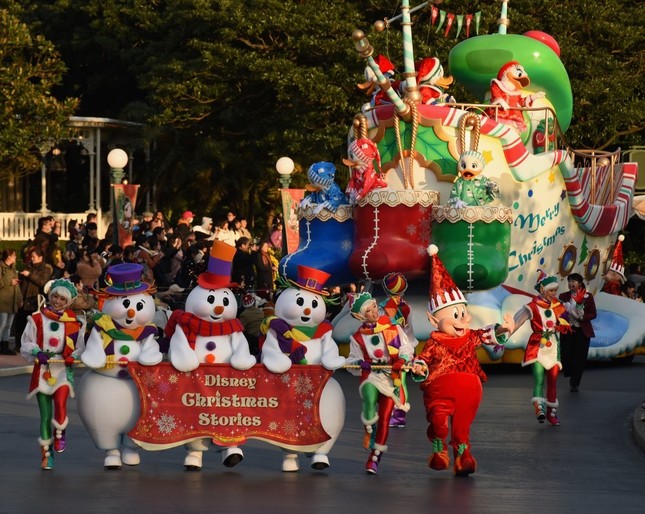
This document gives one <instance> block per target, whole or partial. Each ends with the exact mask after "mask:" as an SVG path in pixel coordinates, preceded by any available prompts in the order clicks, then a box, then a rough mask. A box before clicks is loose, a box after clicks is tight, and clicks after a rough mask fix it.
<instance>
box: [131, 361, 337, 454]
mask: <svg viewBox="0 0 645 514" xmlns="http://www.w3.org/2000/svg"><path fill="white" fill-rule="evenodd" d="M128 370H129V371H130V374H131V375H132V377H133V378H134V381H135V384H136V386H137V388H138V390H139V395H140V398H141V416H140V418H139V420H138V421H137V424H136V425H135V427H134V428H133V429H132V430H131V431H130V433H129V435H130V437H132V439H134V441H135V442H136V443H137V444H139V445H140V446H141V447H142V448H144V449H146V450H164V449H167V448H173V447H175V446H180V445H183V444H185V443H187V442H190V441H193V440H196V439H201V438H212V439H213V442H214V443H215V444H218V445H220V446H237V445H239V444H241V443H244V442H245V441H246V440H247V439H260V440H264V441H267V442H269V443H275V444H284V445H293V446H299V447H302V451H314V450H315V449H317V448H318V447H320V446H321V445H323V444H324V443H325V442H326V441H328V440H329V439H331V437H330V436H329V434H327V432H325V430H324V429H323V427H322V423H321V420H320V408H319V404H320V396H321V393H322V390H323V388H324V386H325V384H326V383H327V381H328V380H329V377H330V376H331V374H332V372H331V371H328V370H326V369H325V368H323V367H322V366H314V365H310V366H304V365H294V366H292V367H291V369H290V370H289V371H287V372H286V373H282V374H278V373H271V372H270V371H268V370H267V369H266V368H265V367H264V366H261V365H255V366H253V367H252V368H251V369H249V370H246V371H239V370H236V369H234V368H232V367H231V366H230V365H228V364H201V365H200V366H199V368H197V369H195V370H194V371H191V372H188V373H182V372H180V371H177V370H176V369H175V368H174V367H173V366H172V365H171V364H170V363H168V362H163V363H161V364H159V365H157V366H142V365H140V364H137V363H129V364H128Z"/></svg>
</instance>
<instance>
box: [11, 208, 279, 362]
mask: <svg viewBox="0 0 645 514" xmlns="http://www.w3.org/2000/svg"><path fill="white" fill-rule="evenodd" d="M97 229H98V225H97V217H96V215H95V214H88V215H87V217H86V219H85V220H71V221H70V222H69V223H68V225H67V231H66V233H67V234H68V235H69V238H68V239H63V238H62V236H61V234H62V227H61V224H60V222H59V221H57V220H56V219H55V218H54V217H53V216H43V217H41V218H40V219H39V221H38V228H37V230H36V232H35V234H34V237H33V238H31V239H30V240H29V241H27V243H26V244H25V245H24V246H23V247H22V248H21V249H20V251H19V252H14V253H13V254H11V252H9V253H8V254H7V255H4V253H3V257H6V259H4V258H3V260H2V264H0V268H1V269H2V270H3V274H2V278H3V280H4V279H5V278H6V280H4V281H3V283H2V284H0V297H1V296H3V295H4V296H6V297H7V301H6V302H3V301H2V300H1V298H0V310H2V311H6V312H5V313H4V314H6V315H3V313H2V312H0V329H1V330H2V334H0V337H1V339H0V343H1V344H2V346H1V348H0V353H7V352H8V353H12V351H11V350H9V349H8V344H9V343H8V339H9V337H8V335H9V331H10V330H11V331H12V333H13V334H14V336H15V341H16V348H15V350H19V349H20V339H21V336H22V333H23V331H24V328H25V325H26V321H27V317H28V316H29V315H30V314H32V313H33V312H35V311H36V310H37V309H38V308H39V306H38V299H39V297H42V296H43V293H44V289H43V288H44V287H45V284H46V283H47V282H49V281H50V280H52V279H56V278H61V277H66V278H70V279H71V280H72V281H73V282H74V284H76V286H77V288H78V290H79V296H78V299H77V300H76V301H75V302H74V304H73V306H72V308H73V309H74V310H77V311H88V310H92V309H96V308H97V295H96V292H97V291H100V289H101V288H104V287H105V286H106V283H105V280H106V271H107V269H108V267H109V266H110V265H113V264H119V263H123V262H136V263H139V264H141V265H142V266H143V277H142V280H144V281H145V282H148V283H150V284H153V285H154V286H155V288H156V290H157V291H158V297H159V298H162V299H163V300H164V301H165V302H166V303H167V304H168V306H169V307H170V308H178V307H183V303H182V300H185V297H186V296H187V294H188V292H189V291H190V290H191V289H192V288H193V287H194V286H195V285H196V283H197V277H198V276H199V274H200V273H202V272H204V271H206V269H207V265H208V257H209V252H210V247H211V246H212V243H213V241H214V240H216V239H217V240H220V241H224V242H226V243H227V244H230V245H231V246H234V247H235V248H236V253H235V258H234V261H233V268H232V280H233V281H234V282H236V283H237V284H239V292H240V295H242V294H243V293H244V292H253V293H254V294H256V295H259V297H261V298H264V299H265V300H266V301H270V300H271V299H272V296H273V292H274V290H275V281H276V278H277V270H278V260H279V257H280V254H281V252H282V233H281V232H282V230H281V220H280V219H279V218H275V219H272V222H271V224H270V225H269V226H267V230H265V231H263V232H262V233H260V237H254V235H253V234H252V232H251V228H250V227H249V225H248V222H247V220H246V219H245V218H239V217H237V216H236V215H235V213H233V212H228V213H227V215H226V218H225V219H222V220H221V221H220V222H214V221H213V218H212V217H210V216H203V217H201V218H200V222H196V221H195V215H194V214H193V213H192V212H191V211H185V212H183V213H182V214H181V216H180V217H179V219H178V220H177V222H176V223H174V224H171V223H170V222H169V220H168V219H167V218H166V217H165V215H164V213H163V212H162V211H156V212H151V211H146V212H144V213H143V215H142V216H141V219H140V220H139V221H138V223H136V224H135V225H134V226H133V241H132V244H129V245H127V246H121V245H119V244H116V243H115V241H114V238H113V234H114V232H113V227H112V225H110V226H108V228H107V230H106V232H105V234H104V235H103V238H100V237H99V234H98V230H97ZM277 232H279V235H278V234H277ZM18 269H20V270H21V271H18ZM5 271H6V272H5ZM11 277H14V278H13V279H12V278H11ZM5 282H6V284H5ZM9 297H11V301H9ZM240 299H241V297H240ZM240 304H241V302H240ZM5 342H6V344H5ZM5 347H7V348H5Z"/></svg>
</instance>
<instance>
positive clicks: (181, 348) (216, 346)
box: [165, 241, 256, 471]
mask: <svg viewBox="0 0 645 514" xmlns="http://www.w3.org/2000/svg"><path fill="white" fill-rule="evenodd" d="M235 251H236V249H235V247H233V246H231V245H228V244H226V243H225V242H223V241H213V246H212V248H211V253H210V257H209V261H208V271H206V272H204V273H201V274H200V275H199V277H197V286H196V287H195V288H194V289H193V290H192V291H191V292H190V294H189V295H188V298H187V299H186V310H185V311H182V310H175V311H174V312H173V313H172V315H171V316H170V319H169V320H168V323H167V325H166V327H165V332H166V335H167V336H168V337H169V338H170V347H169V351H168V357H169V358H170V362H171V364H172V365H173V366H174V367H175V368H176V369H177V370H179V371H182V372H189V371H192V370H194V369H196V368H197V367H198V366H200V365H202V364H230V365H231V366H232V367H233V368H235V369H238V370H241V371H243V370H247V369H249V368H251V367H252V366H253V365H254V364H256V359H255V357H254V356H253V355H251V352H250V351H249V344H248V342H247V340H246V337H245V336H244V332H243V330H244V327H243V326H242V323H241V322H240V320H239V319H238V318H237V308H238V305H237V300H236V298H235V295H234V294H233V291H232V290H231V289H230V288H231V287H237V286H238V284H235V283H232V282H231V267H232V262H233V256H234V255H235ZM210 445H211V439H209V438H204V439H198V440H196V441H191V442H190V443H188V444H187V445H186V449H187V454H186V457H185V459H184V466H185V468H186V469H187V470H191V471H198V470H200V469H201V468H202V457H203V453H204V452H205V451H207V450H208V449H209V447H210ZM243 458H244V453H243V452H242V450H241V449H240V448H238V447H237V446H228V447H226V448H225V449H223V450H222V464H224V466H226V467H233V466H235V465H237V464H239V463H240V462H242V459H243Z"/></svg>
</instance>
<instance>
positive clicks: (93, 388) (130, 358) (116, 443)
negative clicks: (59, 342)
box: [78, 263, 163, 469]
mask: <svg viewBox="0 0 645 514" xmlns="http://www.w3.org/2000/svg"><path fill="white" fill-rule="evenodd" d="M142 272H143V266H141V265H140V264H134V263H124V264H117V265H115V266H110V267H109V268H108V271H107V275H106V281H107V282H108V284H110V285H109V286H108V287H106V288H105V290H104V293H105V294H106V298H105V301H104V303H103V307H102V308H101V312H100V313H99V314H98V315H97V316H96V317H95V318H94V326H93V328H92V331H91V332H90V334H89V337H88V339H87V343H86V347H85V351H84V352H83V353H82V354H81V361H82V362H83V364H85V366H87V367H88V368H89V369H90V370H89V371H88V372H87V373H85V375H84V376H83V378H82V380H81V381H80V383H79V387H78V413H79V416H80V418H81V421H82V422H83V425H85V428H86V430H87V431H88V432H89V434H90V437H91V438H92V441H93V442H94V444H95V445H96V447H97V448H99V449H101V450H105V451H106V456H105V461H104V466H105V468H107V469H119V468H120V467H121V465H122V464H127V465H129V466H136V465H137V464H139V462H140V458H139V453H138V447H137V445H136V444H135V443H134V442H133V441H132V440H131V439H130V437H129V436H128V432H129V431H130V430H131V429H132V428H133V427H134V425H135V423H136V422H137V420H138V419H139V414H140V410H141V408H140V403H139V393H138V391H137V388H136V386H135V385H134V382H133V380H132V377H131V376H130V373H129V372H128V369H127V365H128V363H129V362H139V363H140V364H143V365H145V366H154V365H156V364H159V363H160V362H161V360H162V358H163V355H162V354H161V352H160V351H159V345H158V343H157V341H156V340H155V336H156V335H157V327H156V326H155V325H154V324H153V323H152V321H153V319H154V316H155V303H154V299H153V297H152V296H151V295H150V285H149V284H146V283H145V282H142V281H141V274H142Z"/></svg>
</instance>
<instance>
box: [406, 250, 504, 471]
mask: <svg viewBox="0 0 645 514" xmlns="http://www.w3.org/2000/svg"><path fill="white" fill-rule="evenodd" d="M428 253H429V254H430V255H431V256H432V272H431V282H430V299H429V302H428V311H429V312H428V320H429V321H430V323H431V324H432V325H433V326H434V327H435V328H436V330H435V331H434V332H431V333H430V338H429V339H428V341H427V342H426V343H425V345H424V347H423V350H422V352H421V354H420V355H419V356H418V357H417V360H415V363H414V367H413V372H414V373H415V375H420V377H419V376H417V377H413V379H414V380H415V381H417V382H419V381H422V383H421V390H422V391H423V403H424V405H425V408H426V419H427V420H428V423H429V426H428V429H427V436H428V440H429V441H430V442H431V443H432V454H431V455H430V457H429V458H428V466H429V467H431V468H432V469H436V470H443V469H447V468H448V467H449V465H450V457H449V455H448V449H447V441H446V440H447V438H448V434H449V428H448V427H449V422H450V436H451V441H450V445H451V446H452V447H453V453H454V465H453V471H454V474H455V475H457V476H468V475H469V474H471V473H474V472H475V469H476V467H477V462H476V461H475V459H474V457H473V456H472V455H471V453H470V425H471V424H472V422H473V420H474V419H475V416H476V415H477V410H478V408H479V403H480V402H481V398H482V382H484V381H486V374H485V373H484V372H483V370H482V369H481V366H480V365H479V361H478V360H477V354H476V349H477V348H478V347H479V346H481V345H484V344H487V345H493V346H495V350H494V351H495V352H496V351H498V350H500V349H502V345H503V343H504V342H505V337H504V338H500V340H498V338H497V336H498V335H501V334H502V333H504V332H508V331H509V330H511V329H512V320H511V319H510V317H506V319H505V322H504V323H503V324H502V325H499V324H498V325H490V326H488V327H485V328H482V329H479V330H471V329H470V328H468V324H469V323H470V321H471V319H472V318H471V316H470V315H469V314H468V311H467V309H466V306H467V305H468V302H467V301H466V299H465V298H464V295H463V294H462V292H461V291H460V290H459V288H458V287H457V285H456V284H455V283H454V281H453V279H452V277H451V276H450V274H449V273H448V271H447V270H446V268H445V267H444V265H443V263H442V262H441V260H439V258H438V257H437V256H436V253H437V247H436V246H435V245H430V247H429V248H428Z"/></svg>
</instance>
